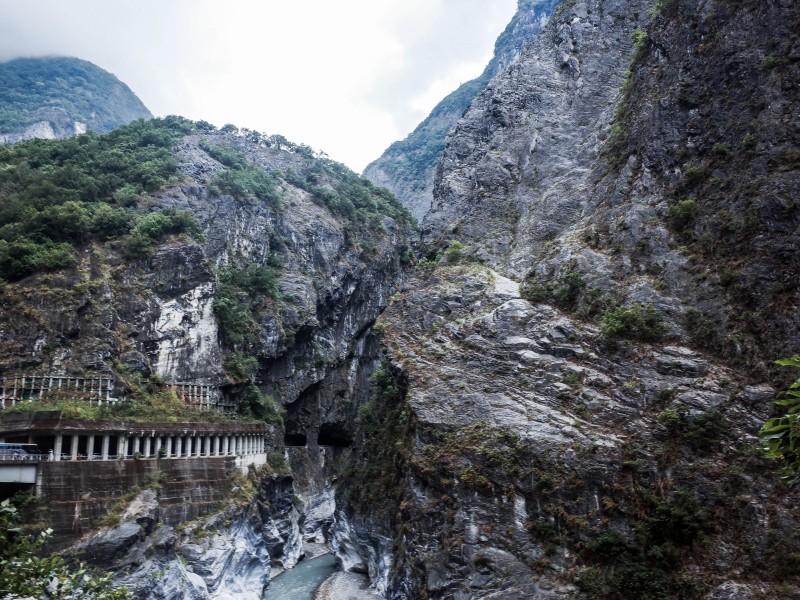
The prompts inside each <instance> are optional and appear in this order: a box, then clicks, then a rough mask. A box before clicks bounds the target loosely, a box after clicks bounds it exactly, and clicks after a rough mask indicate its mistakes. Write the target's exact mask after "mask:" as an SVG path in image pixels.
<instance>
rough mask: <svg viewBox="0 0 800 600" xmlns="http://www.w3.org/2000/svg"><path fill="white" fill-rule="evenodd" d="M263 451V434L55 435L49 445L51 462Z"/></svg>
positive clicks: (205, 455)
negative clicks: (51, 445)
mask: <svg viewBox="0 0 800 600" xmlns="http://www.w3.org/2000/svg"><path fill="white" fill-rule="evenodd" d="M65 438H69V440H66V439H65ZM98 441H99V446H100V448H99V449H98V448H97V446H98ZM264 447H265V434H264V433H244V434H219V433H192V434H189V433H185V434H166V433H162V434H160V435H157V434H156V432H150V433H146V434H143V433H133V434H95V433H85V434H84V433H73V434H64V433H57V434H55V442H54V444H53V460H120V459H132V458H169V459H178V458H205V457H219V456H244V455H250V454H260V453H263V452H264Z"/></svg>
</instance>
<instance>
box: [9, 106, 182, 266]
mask: <svg viewBox="0 0 800 600" xmlns="http://www.w3.org/2000/svg"><path fill="white" fill-rule="evenodd" d="M193 127H194V124H192V123H191V122H190V121H187V120H185V119H182V118H180V117H167V118H166V119H154V120H151V121H134V122H133V123H131V124H130V125H127V126H125V127H121V128H119V129H117V130H116V131H113V132H111V133H108V134H105V135H96V134H93V133H87V134H84V135H81V136H78V137H75V138H69V139H64V140H29V141H25V142H20V143H18V144H16V145H15V146H13V147H10V148H9V147H4V148H0V277H3V278H6V279H10V280H14V279H19V278H21V277H24V276H26V275H29V274H31V273H35V272H36V271H41V270H49V269H59V268H64V267H67V266H69V265H71V264H72V263H73V262H74V257H73V251H72V247H73V246H74V245H76V244H83V243H86V242H88V241H90V240H98V241H108V240H113V239H118V238H126V242H125V249H126V251H127V252H128V253H129V254H131V255H134V256H137V255H142V254H146V253H147V252H148V251H149V250H150V249H151V248H152V244H153V242H154V241H157V240H158V239H160V237H161V236H164V235H167V234H170V233H184V232H186V233H196V227H195V226H194V224H193V222H192V220H191V218H190V217H189V215H188V214H185V213H180V212H178V211H173V212H171V213H169V214H167V213H166V212H165V214H164V215H162V216H161V217H159V216H157V215H158V213H150V214H144V213H143V212H142V211H141V210H140V209H137V206H136V205H137V203H138V201H139V199H140V198H141V197H142V196H143V195H144V194H146V193H147V192H151V191H154V190H156V189H158V188H160V187H162V186H164V185H166V184H167V183H169V182H171V181H174V180H175V178H176V174H177V161H176V160H175V158H174V156H173V154H172V146H173V145H174V144H175V142H176V141H177V140H178V139H179V138H180V137H181V136H182V135H184V134H185V133H187V132H189V131H191V130H192V129H193ZM126 236H128V237H126Z"/></svg>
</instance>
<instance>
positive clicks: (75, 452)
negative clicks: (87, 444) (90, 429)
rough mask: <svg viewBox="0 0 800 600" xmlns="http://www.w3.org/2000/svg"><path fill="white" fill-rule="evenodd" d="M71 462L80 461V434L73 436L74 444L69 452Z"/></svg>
mask: <svg viewBox="0 0 800 600" xmlns="http://www.w3.org/2000/svg"><path fill="white" fill-rule="evenodd" d="M69 459H70V460H78V434H76V433H73V434H72V444H71V448H70V452H69Z"/></svg>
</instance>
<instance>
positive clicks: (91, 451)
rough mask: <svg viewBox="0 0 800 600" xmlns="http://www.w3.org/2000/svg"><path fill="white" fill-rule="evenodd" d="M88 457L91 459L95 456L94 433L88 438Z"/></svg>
mask: <svg viewBox="0 0 800 600" xmlns="http://www.w3.org/2000/svg"><path fill="white" fill-rule="evenodd" d="M86 458H88V459H89V460H92V459H93V458H94V434H92V433H90V434H89V436H88V437H87V439H86Z"/></svg>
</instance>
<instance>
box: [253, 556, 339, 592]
mask: <svg viewBox="0 0 800 600" xmlns="http://www.w3.org/2000/svg"><path fill="white" fill-rule="evenodd" d="M334 571H336V557H335V556H334V555H333V554H323V555H322V556H318V557H316V558H311V559H309V560H302V561H300V562H299V563H297V565H295V567H294V568H293V569H287V570H286V571H284V572H283V573H281V574H280V575H278V576H277V577H276V578H275V579H273V580H272V581H270V582H269V585H268V586H267V591H266V592H265V593H264V600H312V598H313V597H314V592H315V591H316V589H317V588H318V587H319V586H320V584H321V583H322V582H323V581H325V579H327V578H328V577H329V576H330V575H331V574H332V573H333V572H334Z"/></svg>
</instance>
